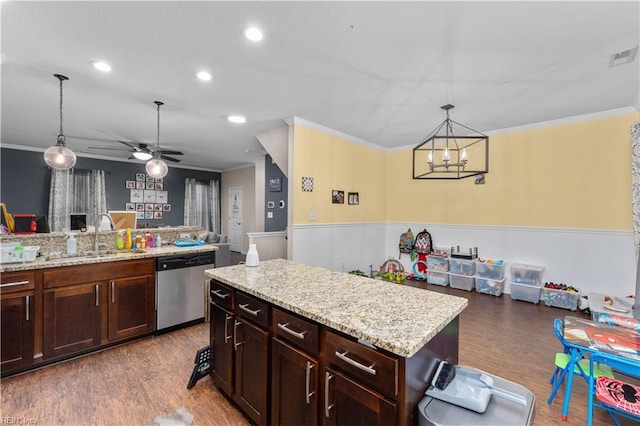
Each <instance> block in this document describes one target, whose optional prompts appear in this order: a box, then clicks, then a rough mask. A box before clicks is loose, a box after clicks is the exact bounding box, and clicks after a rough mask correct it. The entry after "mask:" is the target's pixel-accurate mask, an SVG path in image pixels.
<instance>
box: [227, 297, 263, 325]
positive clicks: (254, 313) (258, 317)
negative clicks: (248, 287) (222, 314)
mask: <svg viewBox="0 0 640 426" xmlns="http://www.w3.org/2000/svg"><path fill="white" fill-rule="evenodd" d="M235 312H236V314H238V315H239V316H241V317H242V318H245V319H247V320H249V321H251V322H252V323H254V324H257V325H259V326H261V327H263V328H267V327H269V304H268V303H267V302H265V301H263V300H260V299H256V298H255V297H253V296H249V295H248V294H244V293H238V292H236V309H235Z"/></svg>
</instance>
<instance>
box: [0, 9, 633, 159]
mask: <svg viewBox="0 0 640 426" xmlns="http://www.w3.org/2000/svg"><path fill="white" fill-rule="evenodd" d="M0 7H1V10H0V12H1V19H2V22H1V23H2V28H1V31H2V33H1V34H2V39H1V42H2V69H1V78H2V86H1V89H2V92H1V96H2V110H1V113H2V135H1V136H2V140H1V142H2V144H3V146H11V145H14V146H15V145H20V146H27V147H35V148H40V149H44V148H46V147H48V146H51V145H53V144H54V143H55V140H56V135H57V134H58V131H59V111H58V109H59V82H58V80H57V79H56V78H54V77H53V74H54V73H60V74H64V75H66V76H68V77H69V81H67V82H65V84H64V133H65V134H66V135H67V145H68V146H69V147H70V148H71V149H73V150H74V151H75V152H77V153H88V154H93V155H97V154H99V155H105V154H108V155H110V156H111V157H113V158H119V159H126V158H127V157H128V153H127V152H126V151H106V150H96V149H92V148H89V147H92V146H93V147H95V146H98V147H114V148H115V147H117V148H121V147H123V146H122V145H121V144H119V143H118V142H116V141H117V140H125V141H132V142H146V143H149V144H155V142H156V128H157V127H156V126H157V122H156V120H157V116H156V106H155V105H154V103H153V101H155V100H161V101H163V102H164V103H165V105H164V106H163V107H162V109H161V111H160V145H161V146H162V147H163V148H167V149H174V150H180V151H182V152H184V155H183V156H181V157H180V158H182V161H181V162H180V163H179V164H180V165H181V166H188V167H194V168H205V169H210V170H220V171H223V170H229V169H234V168H239V167H242V166H243V165H247V164H252V163H253V162H254V161H255V159H256V158H258V157H259V156H260V155H261V154H262V153H263V151H262V148H261V146H260V144H259V143H258V141H257V139H256V137H255V136H256V135H258V134H260V133H262V132H265V131H269V130H273V129H276V128H278V127H281V126H283V125H284V124H285V123H284V120H286V119H290V118H292V117H293V116H296V117H300V118H303V119H305V120H308V121H312V122H314V123H317V124H320V125H322V126H326V127H328V128H331V129H334V130H337V131H339V132H342V133H346V134H349V135H352V136H354V137H356V138H359V139H362V140H365V141H368V142H370V143H373V144H376V145H379V146H381V147H384V148H395V147H404V146H411V145H415V144H417V143H419V142H420V141H421V140H422V139H423V138H424V136H426V135H427V134H428V133H429V132H430V131H432V130H433V129H434V128H435V127H436V126H437V125H438V124H439V123H440V122H441V121H442V120H443V118H444V114H443V111H442V110H440V106H441V105H444V104H447V103H452V104H454V105H455V106H456V108H455V109H454V110H453V111H451V118H453V119H454V120H456V121H458V122H460V123H462V124H465V125H466V126H469V127H471V128H473V129H475V130H478V131H481V132H485V133H486V132H490V131H494V130H498V129H505V128H510V127H516V126H523V125H528V124H532V123H539V122H544V121H548V120H555V119H561V118H565V117H573V116H577V115H583V114H591V113H598V112H602V111H609V110H615V109H619V108H629V107H632V108H635V109H636V110H637V109H638V105H639V90H640V88H639V80H640V77H639V75H640V73H639V67H638V63H639V61H638V58H636V60H635V61H634V62H633V63H631V64H627V65H621V66H617V67H613V68H610V67H609V56H610V55H611V54H612V53H616V52H619V51H623V50H626V49H631V48H634V47H636V46H638V44H639V36H640V25H639V22H640V15H639V13H640V12H639V8H640V3H639V2H638V1H625V2H614V1H605V2H591V1H588V2H573V1H570V2H567V1H565V2H549V1H546V2H433V1H424V2H395V1H393V2H239V1H236V2H207V1H200V2H187V1H174V2H154V1H143V2H131V1H124V2H110V1H106V2H100V1H85V2H57V1H49V2H12V1H4V2H1V3H0ZM249 24H254V25H258V26H259V27H261V28H262V29H263V31H264V33H265V37H264V40H263V41H262V42H261V43H258V44H256V43H252V42H249V41H247V40H245V39H244V38H243V36H242V30H243V29H244V28H245V27H246V26H247V25H249ZM97 59H102V60H105V61H108V62H109V63H110V64H111V65H112V67H113V70H112V71H111V72H110V73H108V74H105V73H100V72H98V71H96V70H94V69H93V68H92V67H91V66H90V64H89V62H90V61H92V60H97ZM200 69H206V70H208V71H210V72H211V73H212V74H213V80H212V81H210V82H208V83H204V82H201V81H199V80H197V79H196V78H195V76H194V74H195V72H196V71H198V70H200ZM229 114H242V115H245V116H246V117H247V118H248V122H247V123H246V124H245V125H238V124H232V123H229V122H228V121H227V120H226V116H227V115H229ZM71 136H73V137H74V138H72V137H71ZM78 138H84V139H78ZM247 150H248V151H249V152H245V151H247ZM140 163H142V162H140ZM170 165H172V163H170Z"/></svg>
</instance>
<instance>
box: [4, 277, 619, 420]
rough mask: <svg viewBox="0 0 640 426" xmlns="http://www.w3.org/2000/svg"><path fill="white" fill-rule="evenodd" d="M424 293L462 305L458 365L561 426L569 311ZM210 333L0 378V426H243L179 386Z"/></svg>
mask: <svg viewBox="0 0 640 426" xmlns="http://www.w3.org/2000/svg"><path fill="white" fill-rule="evenodd" d="M389 285H394V284H389ZM418 285H420V286H427V285H426V284H423V283H420V284H418ZM428 289H430V290H433V291H438V292H445V293H450V294H455V295H460V296H463V297H467V298H468V299H469V307H468V308H467V309H466V310H465V311H464V312H463V313H462V314H461V321H460V363H461V364H465V365H470V366H473V367H476V368H479V369H482V370H484V371H487V372H489V373H492V374H496V375H498V376H501V377H503V378H505V379H507V380H511V381H514V382H517V383H520V384H522V385H524V386H526V387H527V388H529V389H530V390H532V391H533V392H534V393H535V395H536V399H537V401H536V408H535V423H534V424H535V425H561V424H563V422H562V421H561V420H560V411H561V408H562V398H563V396H564V388H562V389H561V390H560V392H559V393H558V396H557V397H556V399H555V400H554V402H553V403H552V404H551V405H548V404H547V403H546V399H547V397H548V395H549V392H550V390H551V387H550V385H549V377H550V375H551V372H552V371H553V359H554V354H555V352H556V351H558V350H559V349H560V344H559V342H558V341H557V339H556V337H555V336H554V334H553V331H552V323H553V319H554V318H556V317H563V316H565V315H567V314H572V313H571V311H566V310H562V309H557V308H550V307H546V306H544V305H543V304H540V305H534V304H531V303H527V302H520V301H514V300H511V298H510V297H509V295H503V296H501V297H493V296H488V295H484V294H478V293H476V292H475V291H472V292H465V291H462V290H456V289H451V288H449V287H440V286H435V285H428ZM577 315H580V314H577ZM208 330H209V325H208V324H206V323H205V324H199V325H196V326H192V327H189V328H186V329H182V330H178V331H174V332H171V333H168V334H164V335H160V336H154V337H149V338H145V339H142V340H139V341H136V342H133V343H129V344H126V345H123V346H120V347H115V348H111V349H108V350H105V351H103V352H99V353H95V354H92V355H88V356H85V357H82V358H78V359H74V360H70V361H67V362H64V363H61V364H58V365H53V366H49V367H45V368H43V369H40V370H37V371H32V372H29V373H26V374H23V375H19V376H14V377H10V378H7V379H3V380H2V381H1V382H0V386H1V392H2V406H1V410H2V411H1V415H2V418H3V421H4V419H6V418H13V419H23V424H24V422H25V421H27V420H28V419H33V420H34V421H35V422H36V423H35V424H38V425H145V424H147V423H151V422H152V421H153V419H154V418H155V417H156V416H159V415H165V414H169V413H173V412H175V410H177V409H178V408H180V407H185V408H186V409H187V410H188V411H189V412H191V413H192V414H193V416H194V425H234V426H235V425H246V424H248V422H247V420H246V419H245V417H243V416H242V414H240V413H239V412H238V411H237V409H236V408H235V407H234V405H233V404H231V403H230V402H229V401H228V400H227V399H226V398H225V397H224V396H222V394H221V393H220V392H219V391H218V390H217V389H216V388H215V386H214V385H213V383H212V382H211V379H210V378H208V377H207V378H204V379H201V380H200V381H199V382H198V383H197V384H196V386H195V387H194V388H192V389H190V390H187V388H186V384H187V382H188V379H189V376H190V374H191V371H192V369H193V365H194V364H193V361H194V357H195V353H196V351H197V349H199V348H201V347H203V346H206V345H208ZM596 414H597V416H596V419H595V422H594V424H596V425H609V424H612V423H611V421H610V419H609V418H608V417H607V416H606V415H605V414H604V413H602V412H599V411H598V412H597V413H596ZM4 423H6V421H5V422H4ZM564 424H565V425H567V426H573V425H584V424H586V383H584V381H582V380H581V379H577V380H576V381H575V385H574V390H573V392H572V400H571V409H570V412H569V420H568V421H567V422H565V423H564ZM628 424H629V423H628Z"/></svg>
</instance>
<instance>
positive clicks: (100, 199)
mask: <svg viewBox="0 0 640 426" xmlns="http://www.w3.org/2000/svg"><path fill="white" fill-rule="evenodd" d="M104 175H105V174H104V171H103V170H77V169H71V170H55V169H52V170H51V187H50V190H49V226H50V228H51V231H52V232H61V231H64V230H67V229H70V228H71V221H70V215H71V213H86V215H87V224H89V225H95V224H94V223H93V222H94V221H95V218H96V216H97V215H98V213H105V212H106V211H107V195H106V190H105V179H104Z"/></svg>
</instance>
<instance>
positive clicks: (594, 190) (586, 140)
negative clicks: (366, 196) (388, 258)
mask: <svg viewBox="0 0 640 426" xmlns="http://www.w3.org/2000/svg"><path fill="white" fill-rule="evenodd" d="M639 118H640V114H638V113H633V114H625V115H620V116H616V117H609V118H601V119H595V120H590V121H583V122H578V123H571V124H564V125H557V126H553V127H547V128H540V129H534V130H528V131H521V132H514V133H509V134H501V135H496V136H492V137H490V142H489V173H488V174H487V175H486V183H485V184H484V185H475V184H474V179H473V178H468V179H464V180H460V181H429V180H413V179H412V177H411V171H410V170H409V171H407V172H404V173H393V171H394V170H401V169H402V168H403V167H406V165H407V164H411V156H412V152H411V150H407V151H403V152H397V153H390V154H389V155H388V156H387V159H388V162H387V167H388V170H387V174H388V176H389V179H388V181H387V201H388V202H387V208H388V209H387V220H388V221H392V222H396V221H398V222H427V223H444V224H458V223H459V224H472V225H501V226H533V227H560V228H586V229H615V230H630V229H632V216H631V136H630V126H631V124H632V123H633V122H635V121H637V120H638V119H639ZM397 188H403V191H398V190H397ZM410 199H412V200H410ZM409 201H411V203H410V204H411V205H413V207H414V208H410V209H407V208H402V207H401V206H402V205H403V204H405V205H406V204H408V202H409Z"/></svg>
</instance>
